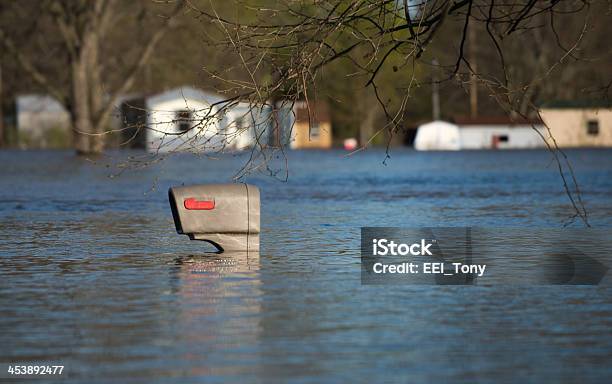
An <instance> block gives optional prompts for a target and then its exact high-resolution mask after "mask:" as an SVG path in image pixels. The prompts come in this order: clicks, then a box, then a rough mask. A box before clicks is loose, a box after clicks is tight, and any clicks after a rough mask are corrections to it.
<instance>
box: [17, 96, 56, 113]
mask: <svg viewBox="0 0 612 384" xmlns="http://www.w3.org/2000/svg"><path fill="white" fill-rule="evenodd" d="M16 104H17V111H18V113H19V112H37V113H38V112H43V111H44V112H57V113H66V109H65V108H64V106H63V105H62V104H61V103H60V102H59V101H57V100H56V99H55V98H53V97H51V96H49V95H41V94H28V95H19V96H17V99H16Z"/></svg>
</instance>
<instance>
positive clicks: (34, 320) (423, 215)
mask: <svg viewBox="0 0 612 384" xmlns="http://www.w3.org/2000/svg"><path fill="white" fill-rule="evenodd" d="M128 155H131V156H135V157H136V158H137V159H140V160H142V157H143V156H144V154H143V153H140V152H132V153H125V152H111V153H110V154H109V156H107V157H105V158H102V159H97V160H96V161H95V162H94V161H89V160H85V159H78V158H76V157H74V156H73V155H72V153H71V152H53V151H38V152H35V151H30V152H19V151H3V152H0V164H1V167H0V180H1V181H0V183H1V187H0V311H1V316H0V363H20V364H25V363H27V362H32V363H41V362H53V363H61V365H65V367H66V368H65V371H64V374H63V376H62V378H63V379H69V380H72V381H74V382H83V381H112V380H115V381H118V382H128V381H130V380H133V381H134V382H147V383H148V382H175V383H190V382H256V383H259V382H261V383H271V382H289V381H291V382H347V381H350V382H364V383H370V382H466V383H474V382H484V383H488V382H492V381H495V382H520V381H529V382H606V381H609V378H610V377H612V366H611V365H610V361H612V333H611V332H610V329H611V328H612V290H611V289H610V288H607V287H606V286H593V287H588V286H579V287H568V286H511V285H508V286H473V287H465V286H459V287H457V286H362V285H361V281H360V259H359V246H360V244H359V233H360V227H362V226H401V227H422V226H472V225H473V226H484V227H487V226H491V227H500V226H501V227H503V226H512V227H525V230H526V231H535V230H537V229H536V228H539V227H549V228H550V227H556V228H560V227H562V226H563V225H564V223H566V222H567V219H568V218H569V217H570V216H571V215H572V213H573V212H572V208H571V205H570V204H569V201H568V199H567V196H566V195H565V192H564V190H563V184H562V182H561V179H560V178H559V175H558V171H557V169H556V165H555V163H554V162H552V160H551V156H550V155H549V154H548V153H546V152H545V151H509V152H503V151H500V152H490V151H475V152H456V153H419V152H414V151H411V150H393V151H392V152H391V158H390V159H388V160H387V165H384V164H383V163H382V162H383V160H384V159H385V154H384V151H378V150H369V151H366V152H362V153H358V154H355V155H354V156H350V157H346V156H345V153H344V152H340V151H329V152H318V151H312V152H289V153H288V163H287V164H288V166H287V168H285V159H284V158H283V157H282V156H278V157H274V158H273V159H272V160H271V162H270V163H269V168H270V171H271V173H274V174H275V177H273V176H269V175H266V173H270V172H268V171H266V170H265V167H261V168H259V170H260V172H259V173H258V172H255V174H254V175H251V176H248V177H247V178H246V181H248V182H250V183H252V184H255V185H257V186H259V187H260V190H261V195H262V208H261V209H262V235H261V251H260V254H259V255H248V256H247V255H243V254H235V255H232V254H229V255H226V254H223V255H215V254H209V253H206V252H207V251H211V250H212V249H211V248H210V247H208V246H207V245H206V244H203V243H198V242H192V241H189V240H188V238H187V237H186V236H181V235H178V234H176V232H175V230H174V224H173V222H172V217H171V214H170V209H169V206H168V202H167V195H166V193H167V188H168V187H169V186H171V185H180V184H182V183H184V184H197V183H210V182H215V183H218V182H228V181H231V179H232V176H234V175H235V174H236V172H238V171H239V170H240V169H241V167H242V166H243V165H244V164H245V162H246V161H247V154H243V155H239V156H231V155H223V156H220V157H212V156H211V157H206V156H203V157H194V156H188V155H184V156H173V157H170V158H168V159H165V160H164V161H162V162H159V163H154V164H149V165H146V166H143V167H140V166H139V165H145V164H141V163H135V162H134V161H132V162H129V167H127V168H126V169H125V170H124V172H122V173H121V174H120V175H118V176H116V177H109V175H111V174H116V173H117V172H118V171H119V170H121V169H123V168H121V167H122V166H123V165H125V161H126V159H127V156H128ZM568 156H569V158H570V160H571V162H572V165H573V166H574V170H575V172H576V176H577V179H578V182H579V184H580V187H581V190H582V192H583V199H584V202H585V205H586V208H587V210H588V212H589V220H590V223H591V224H592V225H593V226H594V227H596V228H612V151H611V150H570V151H568ZM107 164H110V165H109V166H108V167H107V166H106V165H107ZM118 167H119V168H118ZM276 171H278V172H276ZM285 171H287V172H288V181H287V182H282V181H278V179H284V177H285ZM570 225H573V226H581V223H580V222H579V221H575V222H574V223H573V224H570ZM0 377H6V375H5V376H2V373H0ZM0 380H1V379H0ZM46 380H49V378H47V379H46ZM42 381H45V379H43V380H42Z"/></svg>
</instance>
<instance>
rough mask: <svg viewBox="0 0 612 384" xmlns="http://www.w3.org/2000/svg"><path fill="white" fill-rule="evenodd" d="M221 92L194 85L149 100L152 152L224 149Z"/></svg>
mask: <svg viewBox="0 0 612 384" xmlns="http://www.w3.org/2000/svg"><path fill="white" fill-rule="evenodd" d="M222 100H223V98H222V97H220V96H219V95H217V94H214V93H210V92H205V91H202V90H199V89H196V88H192V87H180V88H175V89H171V90H169V91H166V92H162V93H159V94H157V95H155V96H152V97H149V98H147V100H146V109H147V114H148V115H147V138H146V148H147V150H148V151H149V152H204V151H220V150H223V149H224V148H225V145H226V142H225V138H224V135H223V132H222V120H223V116H222V115H221V114H220V113H218V112H219V108H220V107H219V106H218V105H215V103H218V102H221V101H222Z"/></svg>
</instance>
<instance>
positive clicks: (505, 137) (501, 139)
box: [497, 135, 510, 143]
mask: <svg viewBox="0 0 612 384" xmlns="http://www.w3.org/2000/svg"><path fill="white" fill-rule="evenodd" d="M497 140H499V142H500V143H507V142H508V141H510V139H509V138H508V135H499V136H498V137H497Z"/></svg>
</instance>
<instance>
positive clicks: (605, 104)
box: [540, 98, 612, 109]
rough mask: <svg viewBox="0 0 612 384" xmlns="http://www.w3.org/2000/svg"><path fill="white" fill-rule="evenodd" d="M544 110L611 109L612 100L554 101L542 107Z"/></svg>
mask: <svg viewBox="0 0 612 384" xmlns="http://www.w3.org/2000/svg"><path fill="white" fill-rule="evenodd" d="M540 108H543V109H610V108H612V100H609V99H607V98H606V99H591V100H553V101H549V102H546V103H543V104H541V105H540Z"/></svg>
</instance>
